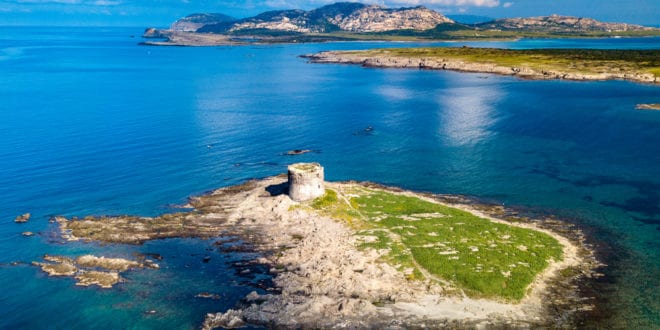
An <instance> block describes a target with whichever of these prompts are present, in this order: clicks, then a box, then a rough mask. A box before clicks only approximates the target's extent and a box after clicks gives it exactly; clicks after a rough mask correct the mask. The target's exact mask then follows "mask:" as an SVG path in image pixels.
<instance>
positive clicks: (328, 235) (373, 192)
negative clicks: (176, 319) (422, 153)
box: [56, 163, 598, 328]
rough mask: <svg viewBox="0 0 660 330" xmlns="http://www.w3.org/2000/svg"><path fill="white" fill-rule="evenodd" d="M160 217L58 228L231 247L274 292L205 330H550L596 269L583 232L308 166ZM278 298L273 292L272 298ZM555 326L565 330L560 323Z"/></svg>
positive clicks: (90, 236)
mask: <svg viewBox="0 0 660 330" xmlns="http://www.w3.org/2000/svg"><path fill="white" fill-rule="evenodd" d="M186 206H187V207H190V208H192V210H191V211H189V212H180V213H175V214H164V215H162V216H159V217H153V218H152V217H133V216H119V217H100V218H97V217H86V218H82V219H65V218H62V217H58V218H56V221H57V222H58V223H59V227H60V229H61V232H62V233H63V236H64V237H65V238H66V239H67V240H79V239H83V240H89V241H101V242H106V243H129V244H140V243H142V242H145V241H147V240H150V239H158V238H167V237H181V236H186V237H203V238H217V239H221V240H222V237H225V238H226V237H238V238H240V239H241V240H242V241H243V242H245V244H247V245H248V246H249V247H250V249H252V250H254V251H256V252H259V254H260V255H261V256H262V257H260V258H258V259H256V260H254V262H255V263H259V264H265V265H267V266H269V267H270V269H271V273H272V274H273V276H274V279H273V283H274V285H275V286H276V289H277V290H273V291H270V293H266V294H258V293H257V292H253V293H251V294H249V295H248V296H246V297H245V298H244V300H243V303H242V304H241V305H240V306H236V307H235V308H234V309H230V310H228V311H225V312H223V313H218V314H209V315H208V316H207V319H206V321H205V323H204V328H214V327H229V328H233V327H240V326H242V325H245V324H255V325H266V326H274V327H286V328H289V327H291V328H326V327H336V326H343V327H349V328H355V327H372V328H373V327H387V326H404V327H428V326H431V327H438V326H450V325H451V326H467V327H474V326H489V325H490V326H498V327H499V326H509V327H510V326H513V327H516V326H525V327H529V326H553V325H557V324H558V323H557V322H565V321H566V320H567V319H570V318H571V317H572V316H574V315H575V314H576V313H577V312H579V311H584V310H589V309H590V308H591V306H590V301H589V299H585V297H580V296H579V295H578V293H577V291H576V290H575V286H576V281H577V280H578V278H582V279H584V278H589V277H592V276H596V274H595V272H594V269H595V267H596V266H597V265H598V262H597V261H596V260H595V258H594V256H593V253H592V251H590V250H589V249H587V248H586V245H585V244H584V243H583V239H584V238H583V236H582V234H581V233H580V231H578V230H575V229H569V228H568V226H567V225H566V224H565V223H562V222H560V221H557V220H552V219H545V220H543V221H535V220H530V219H528V218H525V217H521V216H516V215H515V214H514V213H513V212H512V211H510V210H506V209H504V208H503V207H501V206H486V205H482V204H478V203H474V202H471V201H470V200H468V199H465V198H461V197H456V196H438V195H431V194H421V193H414V192H410V191H404V190H401V189H397V188H391V187H385V186H380V185H376V184H371V183H358V182H325V181H324V180H323V168H322V167H321V166H320V165H319V164H317V163H301V164H294V165H291V166H290V167H289V173H288V176H287V175H280V176H276V177H270V178H265V179H261V180H252V181H248V182H246V183H244V184H241V185H238V186H232V187H226V188H221V189H218V190H215V191H213V192H211V193H209V194H206V195H203V196H198V197H192V198H190V201H189V204H188V205H186ZM273 292H278V293H273ZM562 324H565V323H562Z"/></svg>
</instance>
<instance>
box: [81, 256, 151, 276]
mask: <svg viewBox="0 0 660 330" xmlns="http://www.w3.org/2000/svg"><path fill="white" fill-rule="evenodd" d="M75 262H76V264H78V266H79V267H84V268H103V269H106V270H111V271H118V272H124V271H127V270H128V269H131V268H137V267H143V265H142V264H140V263H139V262H137V261H133V260H128V259H122V258H106V257H97V256H93V255H89V254H87V255H84V256H80V257H77V258H76V260H75Z"/></svg>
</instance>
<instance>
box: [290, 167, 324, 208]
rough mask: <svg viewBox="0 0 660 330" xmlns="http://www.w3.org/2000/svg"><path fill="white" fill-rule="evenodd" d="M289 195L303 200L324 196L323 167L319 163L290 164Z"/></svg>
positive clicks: (297, 200)
mask: <svg viewBox="0 0 660 330" xmlns="http://www.w3.org/2000/svg"><path fill="white" fill-rule="evenodd" d="M288 177H289V197H290V198H291V199H292V200H294V201H296V202H302V201H307V200H312V199H314V198H317V197H320V196H323V194H324V193H325V188H324V185H323V179H324V176H323V167H322V166H321V164H319V163H297V164H293V165H289V174H288Z"/></svg>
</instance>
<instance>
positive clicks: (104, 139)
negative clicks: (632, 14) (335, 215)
mask: <svg viewBox="0 0 660 330" xmlns="http://www.w3.org/2000/svg"><path fill="white" fill-rule="evenodd" d="M140 33H141V29H139V28H136V29H124V28H122V29H117V28H113V29H98V28H97V29H90V28H87V29H85V28H76V29H74V28H57V29H46V28H27V29H26V28H2V29H0V77H1V78H0V100H1V101H0V160H1V162H0V251H1V252H2V253H0V283H2V287H3V289H4V290H2V293H0V328H17V327H21V328H68V327H74V328H89V327H114V328H116V327H120V328H126V327H129V328H154V327H168V328H196V327H197V326H198V325H199V323H200V322H201V321H202V320H203V317H204V314H205V313H207V312H212V311H224V310H226V309H228V308H231V307H232V306H234V305H235V304H236V303H237V302H238V301H239V300H240V297H242V296H244V295H245V294H247V293H249V292H250V291H252V290H258V289H256V288H255V286H254V284H255V281H256V279H249V278H242V277H240V276H237V275H236V271H235V269H234V268H233V267H231V264H232V263H233V262H235V261H237V260H244V259H249V258H250V257H252V256H251V255H246V254H236V253H232V254H227V253H222V252H221V251H219V250H218V249H217V248H215V247H214V245H213V242H214V240H208V241H204V240H164V241H157V242H150V243H148V244H145V245H144V246H139V247H135V246H121V245H118V246H116V245H110V246H107V245H106V246H98V245H95V244H85V243H75V244H62V243H61V242H60V239H59V238H58V237H57V235H55V234H54V233H53V232H54V226H53V225H52V224H49V223H48V219H49V217H50V216H51V215H55V214H61V215H65V216H74V215H78V216H80V215H88V214H94V215H101V214H140V215H155V214H160V213H163V212H170V211H172V210H173V209H172V205H173V204H180V203H183V202H185V200H186V198H187V197H188V196H190V195H194V194H200V193H203V192H204V191H207V190H210V189H213V188H216V187H220V186H227V185H232V184H236V183H239V182H241V181H243V180H245V179H248V178H255V177H264V176H268V175H274V174H278V173H282V172H284V171H285V168H286V165H287V164H288V163H291V162H298V161H318V162H321V163H322V164H323V165H324V166H325V168H326V176H327V178H328V179H329V180H347V179H356V180H369V181H375V182H379V183H383V184H389V185H396V186H402V187H405V188H410V189H414V190H423V191H431V192H437V193H449V194H464V195H469V196H474V197H476V198H480V199H485V200H489V201H492V202H496V203H504V204H505V205H507V206H513V207H519V208H524V209H532V210H535V211H538V212H543V213H552V214H556V215H558V216H560V217H562V218H565V219H568V220H570V221H572V222H575V223H578V224H580V225H582V226H584V227H585V228H587V229H588V230H589V232H590V234H591V236H592V238H593V241H594V242H596V243H598V245H599V246H600V247H601V249H602V250H603V251H605V252H606V255H605V256H606V257H607V260H608V263H609V264H610V266H609V267H608V268H607V270H606V272H607V275H608V276H607V277H605V278H604V279H603V280H602V281H600V282H598V283H595V284H594V290H596V291H598V292H599V298H600V300H599V301H600V306H599V313H597V314H595V315H594V317H593V320H591V321H590V322H591V324H593V325H598V326H603V327H646V328H648V327H659V326H660V302H659V301H658V299H657V298H656V297H658V296H660V262H658V260H660V258H659V257H660V243H659V242H660V166H659V165H660V153H659V152H658V151H659V150H660V112H653V111H636V110H634V107H635V105H636V104H637V103H660V90H659V89H658V87H657V86H649V85H642V84H635V83H629V82H618V81H611V82H586V83H585V82H568V81H523V80H518V79H515V78H512V77H499V76H492V75H482V74H464V73H455V72H438V71H418V70H398V69H393V70H378V69H364V68H361V67H358V66H346V65H315V64H308V63H306V61H305V60H304V59H301V58H298V57H297V55H300V54H305V53H312V52H317V51H320V50H328V49H356V48H371V47H397V46H404V45H410V44H402V43H377V42H365V43H327V44H304V45H271V46H244V47H217V48H180V47H172V48H167V47H143V46H137V43H138V42H139V41H140V39H139V38H132V37H131V35H140ZM463 44H470V45H473V46H492V47H511V48H534V47H590V48H656V49H657V48H660V38H636V39H595V40H571V39H567V40H521V41H518V42H495V43H437V44H434V45H437V46H455V45H463ZM414 45H417V44H414ZM369 126H371V127H373V128H374V130H373V131H372V132H365V130H364V129H365V128H366V127H369ZM291 149H313V150H318V152H316V153H310V154H305V155H301V156H296V157H291V156H285V155H283V153H285V152H286V151H288V150H291ZM25 212H31V213H32V219H31V220H30V222H28V223H27V224H21V225H19V224H15V223H14V222H13V219H14V217H16V216H17V215H19V214H22V213H25ZM26 230H30V231H33V232H35V233H37V235H36V236H34V237H30V238H27V237H23V236H22V235H21V232H23V231H26ZM135 252H143V253H145V252H150V253H159V254H161V255H162V256H163V260H161V261H159V263H160V264H161V267H162V268H161V269H160V270H141V271H135V272H129V273H127V274H126V277H127V278H128V281H127V282H126V283H122V284H120V285H119V286H118V287H116V288H114V289H111V290H101V289H95V288H81V287H76V286H74V283H73V281H72V280H69V279H61V278H48V277H47V276H45V275H44V274H43V273H41V271H40V270H39V269H37V268H35V267H32V266H29V265H25V264H20V265H18V266H11V265H10V263H11V262H14V261H23V262H26V263H29V262H31V261H35V260H40V258H41V256H42V255H43V254H44V253H48V254H65V255H80V254H83V253H96V254H103V255H108V256H123V257H130V256H131V255H132V254H133V253H135ZM206 255H209V256H211V257H212V259H211V262H209V263H208V264H206V263H202V262H201V260H202V258H203V256H206ZM199 292H212V293H217V294H220V295H221V299H220V300H208V299H207V300H205V299H200V298H195V297H194V296H195V294H197V293H199ZM150 310H155V311H157V313H156V314H145V311H150Z"/></svg>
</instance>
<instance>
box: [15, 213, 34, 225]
mask: <svg viewBox="0 0 660 330" xmlns="http://www.w3.org/2000/svg"><path fill="white" fill-rule="evenodd" d="M31 216H32V215H31V214H30V213H25V214H21V215H19V216H17V217H16V219H14V222H18V223H21V222H28V220H30V217H31Z"/></svg>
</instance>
